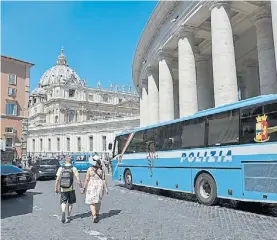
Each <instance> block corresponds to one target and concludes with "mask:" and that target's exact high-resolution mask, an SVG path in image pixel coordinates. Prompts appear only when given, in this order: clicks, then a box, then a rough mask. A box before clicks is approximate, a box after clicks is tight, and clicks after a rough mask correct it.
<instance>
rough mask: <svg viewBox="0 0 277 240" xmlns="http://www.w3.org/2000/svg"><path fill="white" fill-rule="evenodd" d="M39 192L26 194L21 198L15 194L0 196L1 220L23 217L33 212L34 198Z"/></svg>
mask: <svg viewBox="0 0 277 240" xmlns="http://www.w3.org/2000/svg"><path fill="white" fill-rule="evenodd" d="M38 194H42V193H41V192H26V193H25V194H23V195H22V196H18V195H17V194H16V193H12V194H4V195H2V196H1V219H5V218H8V217H13V216H19V215H25V214H28V213H32V212H33V203H34V196H35V195H38Z"/></svg>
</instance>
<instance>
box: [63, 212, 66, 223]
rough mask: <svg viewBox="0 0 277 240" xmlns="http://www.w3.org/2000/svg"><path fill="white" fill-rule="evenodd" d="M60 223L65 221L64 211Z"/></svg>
mask: <svg viewBox="0 0 277 240" xmlns="http://www.w3.org/2000/svg"><path fill="white" fill-rule="evenodd" d="M62 223H65V212H63V213H62Z"/></svg>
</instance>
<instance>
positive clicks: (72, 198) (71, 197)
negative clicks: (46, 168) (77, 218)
mask: <svg viewBox="0 0 277 240" xmlns="http://www.w3.org/2000/svg"><path fill="white" fill-rule="evenodd" d="M61 203H69V204H73V203H76V195H75V190H73V191H69V192H61Z"/></svg>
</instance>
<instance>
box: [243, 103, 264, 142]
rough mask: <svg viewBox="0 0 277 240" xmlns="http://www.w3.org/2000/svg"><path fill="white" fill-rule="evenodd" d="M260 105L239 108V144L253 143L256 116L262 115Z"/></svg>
mask: <svg viewBox="0 0 277 240" xmlns="http://www.w3.org/2000/svg"><path fill="white" fill-rule="evenodd" d="M262 113H263V108H262V106H253V107H248V108H244V109H241V120H240V144H246V143H255V140H254V139H255V136H256V123H257V119H256V117H257V116H259V115H262Z"/></svg>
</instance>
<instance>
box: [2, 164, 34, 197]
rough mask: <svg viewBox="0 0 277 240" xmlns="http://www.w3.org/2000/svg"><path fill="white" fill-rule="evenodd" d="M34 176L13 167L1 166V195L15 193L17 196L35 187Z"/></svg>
mask: <svg viewBox="0 0 277 240" xmlns="http://www.w3.org/2000/svg"><path fill="white" fill-rule="evenodd" d="M36 184H37V182H36V178H35V175H34V174H33V173H32V172H30V171H27V170H22V169H21V168H18V167H16V166H13V165H1V193H2V194H3V193H9V192H16V193H17V194H18V195H21V194H23V193H25V192H26V191H27V190H28V189H34V188H35V187H36Z"/></svg>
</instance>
